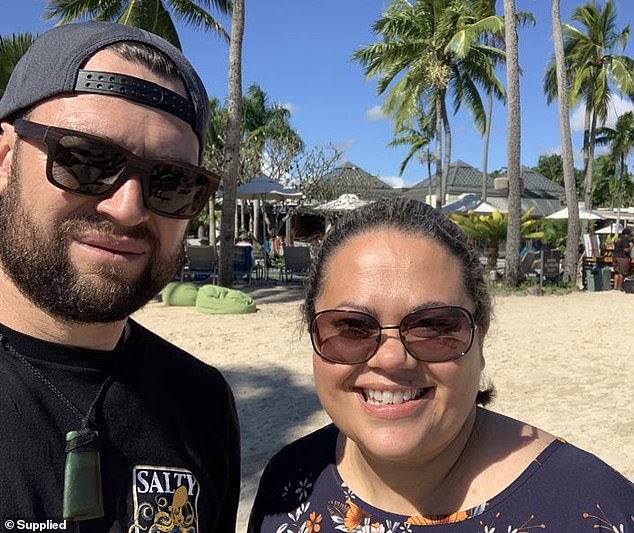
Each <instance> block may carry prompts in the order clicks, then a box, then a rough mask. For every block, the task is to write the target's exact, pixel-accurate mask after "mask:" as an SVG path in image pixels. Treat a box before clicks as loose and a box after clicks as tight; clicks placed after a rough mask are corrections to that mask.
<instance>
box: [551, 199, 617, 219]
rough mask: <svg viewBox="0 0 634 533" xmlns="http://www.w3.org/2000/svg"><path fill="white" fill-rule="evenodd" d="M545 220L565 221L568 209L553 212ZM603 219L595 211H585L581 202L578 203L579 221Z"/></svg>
mask: <svg viewBox="0 0 634 533" xmlns="http://www.w3.org/2000/svg"><path fill="white" fill-rule="evenodd" d="M546 218H554V219H567V218H568V208H567V207H564V208H563V209H560V210H559V211H555V212H554V213H553V214H551V215H548V216H547V217H546ZM604 219H605V217H604V216H603V215H601V214H599V213H597V212H596V211H592V210H590V209H586V206H585V204H584V203H583V202H579V220H604Z"/></svg>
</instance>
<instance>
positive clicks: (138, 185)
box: [0, 22, 239, 533]
mask: <svg viewBox="0 0 634 533" xmlns="http://www.w3.org/2000/svg"><path fill="white" fill-rule="evenodd" d="M207 118H208V116H207V95H206V93H205V89H204V87H203V85H202V82H201V80H200V79H199V77H198V75H197V74H196V73H195V72H194V70H193V68H192V66H191V65H190V64H189V63H188V62H187V60H186V59H185V58H184V57H183V55H182V54H181V52H180V51H179V50H177V49H176V48H175V47H173V46H171V45H170V44H168V43H167V42H166V41H164V40H163V39H161V38H159V37H157V36H155V35H152V34H150V33H148V32H145V31H142V30H139V29H136V28H131V27H127V26H122V25H118V24H111V23H96V22H88V23H79V24H68V25H64V26H60V27H58V28H55V29H53V30H51V31H49V32H47V33H45V34H43V35H42V36H40V37H39V38H38V39H37V40H36V41H35V43H33V45H32V46H31V47H30V48H29V50H28V51H27V52H26V54H25V56H24V57H23V58H22V59H21V61H20V62H19V63H18V65H17V66H16V68H15V70H14V72H13V74H12V77H11V79H10V81H9V83H8V85H7V89H6V91H5V93H4V95H3V97H2V99H1V100H0V126H1V128H2V130H1V133H0V344H1V345H0V435H1V437H2V445H1V446H0V469H1V472H2V473H1V474H0V518H2V523H5V524H8V523H9V522H7V521H13V524H14V525H15V527H18V525H19V524H18V522H17V520H25V521H27V522H28V521H38V522H44V521H46V520H50V521H51V524H53V525H50V526H49V529H52V528H56V527H58V526H56V523H57V522H58V521H59V522H60V523H61V521H62V520H63V519H66V529H67V530H73V529H74V530H75V531H78V530H81V531H82V532H89V531H90V532H92V531H100V532H101V531H138V532H140V531H148V530H149V531H170V532H180V531H187V532H192V533H193V532H199V531H202V532H225V531H226V532H229V531H234V528H235V517H236V510H237V505H238V498H239V431H238V423H237V416H236V411H235V406H234V401H233V396H232V394H231V391H230V389H229V387H228V385H227V383H226V381H225V380H224V378H223V377H222V376H221V374H220V373H219V372H218V371H217V370H216V369H214V368H212V367H209V366H207V365H205V364H203V363H202V362H200V361H198V360H197V359H195V358H194V357H192V356H190V355H188V354H187V353H185V352H183V351H182V350H180V349H178V348H176V347H174V346H172V345H171V344H169V343H167V342H166V341H164V340H162V339H160V338H159V337H157V336H156V335H154V334H152V333H150V332H149V331H147V330H145V329H144V328H142V327H141V326H140V325H138V324H136V323H135V322H134V321H132V320H130V319H129V318H128V316H129V315H130V314H131V313H132V312H134V311H135V310H137V309H138V308H140V307H141V306H143V305H144V304H145V303H147V301H148V300H150V299H151V298H152V297H153V296H154V295H155V294H156V293H157V292H158V291H159V290H160V289H161V288H162V287H163V286H164V285H165V284H166V283H167V282H168V281H169V280H170V279H171V277H172V276H173V274H174V271H175V269H176V268H177V266H178V265H179V263H180V260H181V253H182V252H181V251H182V242H183V238H184V234H185V231H186V229H187V225H188V221H189V219H191V217H193V216H195V215H196V214H197V213H198V212H199V211H200V209H201V208H202V207H203V206H204V205H205V203H206V201H207V199H208V198H209V195H210V194H211V192H212V191H214V190H215V189H216V188H217V187H218V179H217V177H215V176H213V175H211V174H209V173H207V172H205V171H204V170H202V169H200V168H199V167H198V166H197V165H198V164H199V162H200V160H201V151H202V146H203V143H204V139H205V130H206V125H207ZM69 524H70V525H69ZM6 527H9V526H6Z"/></svg>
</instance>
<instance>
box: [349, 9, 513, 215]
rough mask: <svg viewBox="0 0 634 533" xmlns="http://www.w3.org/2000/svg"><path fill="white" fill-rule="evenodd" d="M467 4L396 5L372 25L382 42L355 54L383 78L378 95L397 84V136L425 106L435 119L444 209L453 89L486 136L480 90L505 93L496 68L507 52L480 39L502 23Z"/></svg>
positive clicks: (391, 101) (393, 97)
mask: <svg viewBox="0 0 634 533" xmlns="http://www.w3.org/2000/svg"><path fill="white" fill-rule="evenodd" d="M465 6H466V5H465V2H464V1H463V0H417V1H416V2H415V3H413V4H410V3H409V2H408V1H407V0H393V2H392V4H391V5H390V7H389V8H388V9H387V11H385V13H383V15H382V16H381V18H380V19H379V20H378V21H377V22H375V23H374V25H373V27H372V30H373V32H374V33H375V34H377V35H378V36H379V37H380V38H381V40H380V41H379V42H377V43H374V44H371V45H369V46H367V47H365V48H360V49H358V50H357V51H356V52H355V53H354V54H353V59H355V60H356V61H358V62H360V63H361V64H362V65H363V66H364V67H365V73H366V76H368V77H369V78H373V77H376V78H378V83H377V92H378V93H379V94H383V93H385V92H386V91H387V89H388V87H390V86H391V88H390V90H389V91H388V92H387V95H386V100H385V104H384V108H385V110H386V111H387V112H388V113H389V114H391V115H393V116H394V121H395V131H397V132H398V131H400V130H402V129H403V127H404V126H407V125H408V124H410V123H411V122H412V121H413V120H416V118H417V117H418V116H419V111H420V109H421V107H422V108H423V109H425V113H426V114H428V115H435V119H436V126H435V129H436V132H435V135H434V137H435V139H436V154H435V159H436V180H437V183H440V184H441V194H440V195H439V197H438V198H437V203H439V204H442V203H444V196H445V184H446V178H447V172H448V167H449V161H450V160H451V127H450V124H449V119H448V115H447V108H446V97H447V92H448V91H450V92H452V93H453V108H454V111H457V110H458V109H459V108H460V106H461V104H462V103H463V102H464V103H466V105H467V107H468V108H469V110H470V111H471V113H472V114H473V116H474V119H475V122H476V125H477V127H478V128H479V129H480V131H484V128H485V122H486V121H485V111H484V106H483V104H482V99H481V98H480V94H479V92H478V86H480V87H482V88H485V89H487V88H490V89H491V90H493V91H494V92H495V94H496V95H498V96H499V97H502V95H503V94H504V89H503V87H502V84H501V83H500V81H499V80H498V79H497V77H496V76H495V69H494V65H495V62H496V61H497V60H498V59H499V58H500V57H503V56H504V53H503V52H502V51H501V50H499V49H497V48H495V47H491V46H488V47H487V46H483V45H482V44H481V43H480V42H479V38H480V36H481V35H483V34H485V33H498V34H500V33H501V32H502V20H501V19H500V17H496V16H491V17H486V18H484V19H481V20H479V19H478V18H477V17H476V16H474V15H473V14H472V13H471V12H469V11H468V10H467V9H465ZM397 77H399V79H398V81H395V80H396V78H397ZM393 82H394V83H393ZM443 138H444V149H445V150H444V164H443V162H442V161H441V157H442V153H441V152H442V140H443ZM443 168H444V169H443Z"/></svg>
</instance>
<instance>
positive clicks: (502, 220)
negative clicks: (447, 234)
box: [449, 208, 540, 272]
mask: <svg viewBox="0 0 634 533" xmlns="http://www.w3.org/2000/svg"><path fill="white" fill-rule="evenodd" d="M532 212H533V209H532V208H531V209H529V210H527V211H526V213H524V214H523V215H522V217H521V219H520V234H521V236H522V237H524V238H532V237H534V236H535V230H536V229H537V227H538V226H539V223H540V221H539V220H538V219H535V218H532ZM449 218H450V219H451V220H453V221H454V222H455V223H456V224H457V225H458V226H459V227H460V229H461V230H462V231H464V232H465V233H466V235H467V236H468V237H470V238H471V239H473V240H476V241H479V242H481V243H483V244H484V247H485V253H484V255H485V257H486V260H487V264H486V268H487V272H490V271H491V270H495V269H496V266H497V259H498V255H499V248H500V244H501V243H502V242H504V240H505V239H506V235H507V231H508V222H509V220H508V215H507V214H505V213H500V212H499V211H498V210H497V209H496V210H494V211H493V213H491V214H490V215H481V214H478V213H474V212H473V211H469V212H467V213H451V215H449ZM507 264H508V263H507Z"/></svg>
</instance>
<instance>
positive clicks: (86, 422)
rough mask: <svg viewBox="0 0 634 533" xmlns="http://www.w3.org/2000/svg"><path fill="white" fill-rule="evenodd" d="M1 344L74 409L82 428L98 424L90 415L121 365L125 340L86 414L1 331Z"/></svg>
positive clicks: (117, 348) (121, 343)
mask: <svg viewBox="0 0 634 533" xmlns="http://www.w3.org/2000/svg"><path fill="white" fill-rule="evenodd" d="M0 344H2V347H3V348H4V350H5V352H8V353H10V354H11V355H13V356H14V357H15V358H16V359H17V360H18V361H20V362H21V363H22V364H23V365H24V366H26V367H27V368H28V369H29V370H31V372H33V374H34V375H35V376H36V377H37V378H38V379H39V380H40V381H42V383H44V384H45V385H46V386H47V387H48V388H49V389H50V391H51V392H52V393H53V394H54V395H55V396H56V397H57V398H58V399H59V400H61V402H62V403H64V405H66V407H68V409H69V410H70V411H72V412H73V413H74V414H75V415H76V416H77V417H78V418H79V420H81V429H86V428H89V427H90V426H91V425H96V422H94V421H93V423H92V424H91V421H90V416H91V415H92V413H93V411H94V409H95V406H96V405H97V403H98V402H99V400H101V399H102V398H103V396H104V394H105V391H106V390H107V388H108V387H109V386H110V384H111V383H112V380H113V379H114V375H115V372H116V370H117V368H118V366H119V361H120V359H121V354H122V352H123V349H122V348H123V344H124V343H123V342H120V343H119V344H118V345H117V347H116V348H115V352H116V354H115V360H114V363H113V364H112V368H111V369H110V372H109V373H108V375H107V376H106V379H105V380H104V381H103V383H102V384H101V386H100V387H99V390H98V391H97V394H96V396H95V398H94V399H93V401H92V403H91V404H90V407H89V408H88V411H87V413H86V414H82V412H81V411H80V410H79V409H78V408H77V407H76V406H75V404H74V403H73V402H72V401H71V400H69V399H68V397H67V396H66V395H65V394H64V393H63V392H62V391H60V390H59V389H58V388H57V387H56V386H55V385H53V383H51V382H50V381H49V380H48V379H47V378H46V376H44V374H42V372H40V370H39V369H38V368H36V367H35V366H34V365H33V364H32V363H31V362H30V361H29V360H28V359H27V358H26V357H24V355H22V354H21V353H20V352H18V351H17V350H16V349H15V348H14V347H13V346H12V345H11V344H10V343H9V339H8V338H7V336H6V335H4V334H3V333H0Z"/></svg>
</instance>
